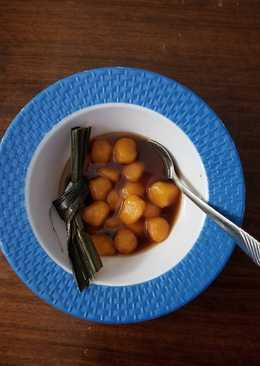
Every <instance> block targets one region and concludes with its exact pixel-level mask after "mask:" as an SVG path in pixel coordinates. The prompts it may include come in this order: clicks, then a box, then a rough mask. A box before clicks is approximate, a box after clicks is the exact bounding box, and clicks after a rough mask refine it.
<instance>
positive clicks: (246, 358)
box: [0, 0, 260, 366]
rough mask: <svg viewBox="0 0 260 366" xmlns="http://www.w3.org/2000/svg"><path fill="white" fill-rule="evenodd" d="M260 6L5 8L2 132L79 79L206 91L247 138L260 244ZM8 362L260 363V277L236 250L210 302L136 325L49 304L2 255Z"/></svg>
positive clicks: (1, 331)
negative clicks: (43, 94) (150, 76)
mask: <svg viewBox="0 0 260 366" xmlns="http://www.w3.org/2000/svg"><path fill="white" fill-rule="evenodd" d="M259 41H260V1H253V0H234V1H233V0H215V1H203V0H196V1H195V0H194V1H189V0H180V1H164V0H158V1H157V0H149V1H148V0H142V1H134V0H133V1H132V0H128V1H120V0H118V1H108V0H107V1H106V0H95V1H94V0H93V1H91V0H88V1H83V0H81V1H74V0H63V1H49V0H48V1H21V0H20V1H19V0H12V1H11V0H8V1H4V0H0V129H1V134H3V133H4V131H5V129H6V128H7V127H8V125H9V123H10V121H11V120H12V119H13V117H14V116H15V115H16V113H17V112H18V111H19V110H20V108H21V107H22V106H23V105H24V104H25V103H27V102H28V101H29V100H30V99H31V98H32V97H33V96H34V95H35V94H36V93H38V92H39V91H40V90H42V89H43V88H45V87H46V86H48V85H49V84H51V83H53V82H54V81H56V80H58V79H60V78H63V77H65V76H67V75H69V74H71V73H75V72H77V71H80V70H84V69H88V68H94V67H99V66H109V65H127V66H137V67H143V68H146V69H150V70H153V71H157V72H159V73H161V74H164V75H167V76H169V77H172V78H175V79H177V80H179V81H181V82H182V83H184V84H185V85H187V86H189V87H190V88H192V89H194V90H196V92H198V93H199V94H200V95H201V96H202V97H203V98H204V99H205V100H206V101H207V102H208V103H209V104H210V105H211V106H212V107H213V109H215V111H216V112H217V113H218V115H219V116H220V117H221V118H222V120H223V121H224V122H225V124H226V126H227V128H228V129H229V131H230V132H231V134H232V136H233V138H234V140H235V141H236V144H237V147H238V150H239V152H240V155H241V159H242V163H243V166H244V171H245V178H246V186H247V209H246V217H245V221H244V227H245V228H246V229H247V230H249V231H250V232H251V233H252V234H254V235H256V236H257V237H258V238H260V184H259V182H260V143H259V139H260V117H259V116H260V42H259ZM0 262H1V271H0V281H1V286H0V310H1V318H0V365H3V366H8V365H10V366H11V365H12V366H21V365H26V366H28V365H33V366H41V365H62V366H78V365H102V366H103V365H120V366H124V365H134V366H141V365H142V366H146V365H158V366H159V365H174V366H178V365H207V366H208V365H229V364H233V365H243V366H244V365H250V366H251V365H259V364H260V270H259V268H257V267H256V266H255V265H253V264H252V263H251V262H250V260H249V259H248V258H247V257H246V256H245V255H243V254H242V253H241V252H240V250H238V249H237V250H236V251H235V253H234V255H233V256H232V259H231V261H230V262H229V264H228V265H227V267H226V269H225V270H224V271H223V273H222V274H221V275H220V276H219V278H218V279H217V280H216V281H215V282H214V283H213V284H212V285H211V286H210V288H209V289H208V290H207V291H205V292H204V293H203V294H202V295H201V296H200V297H199V298H197V299H196V300H194V301H193V302H192V303H190V304H189V305H187V306H185V308H183V309H181V310H179V311H178V312H176V313H174V314H171V315H169V316H167V317H164V318H161V319H157V320H154V321H148V322H145V323H140V324H136V325H129V326H107V325H98V324H93V323H90V322H86V321H81V320H78V319H75V318H73V317H70V316H68V315H64V314H62V313H60V312H58V311H57V310H54V309H53V308H52V307H51V306H49V305H46V304H45V303H43V302H42V301H40V300H39V299H38V298H37V297H36V296H34V295H33V294H32V293H31V291H30V290H29V289H27V288H26V287H25V285H24V284H22V283H21V282H20V281H19V279H18V278H17V276H16V275H15V273H14V272H13V271H12V270H11V268H10V267H9V265H8V264H7V263H6V260H5V259H4V258H3V257H0Z"/></svg>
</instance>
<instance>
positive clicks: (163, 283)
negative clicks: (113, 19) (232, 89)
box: [0, 67, 245, 323]
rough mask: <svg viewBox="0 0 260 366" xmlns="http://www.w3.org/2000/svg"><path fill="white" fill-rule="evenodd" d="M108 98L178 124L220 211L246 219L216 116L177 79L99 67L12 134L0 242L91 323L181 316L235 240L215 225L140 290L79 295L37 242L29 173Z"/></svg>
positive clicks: (35, 108) (36, 108)
mask: <svg viewBox="0 0 260 366" xmlns="http://www.w3.org/2000/svg"><path fill="white" fill-rule="evenodd" d="M110 102H115V103H117V102H123V103H132V104H137V105H141V106H144V107H146V108H150V109H152V110H154V111H157V112H159V113H161V114H162V115H164V116H166V117H167V118H169V119H170V120H172V121H174V122H175V123H176V124H177V125H178V126H179V127H180V128H181V129H182V130H183V131H184V132H185V133H186V134H187V135H188V136H189V138H190V139H191V140H192V142H193V143H194V145H195V146H196V148H197V150H198V152H199V154H200V156H201V158H202V161H203V163H204V166H205V169H206V173H207V177H208V182H209V200H210V203H211V204H212V205H214V206H215V207H218V208H220V209H222V210H223V211H224V212H225V213H226V214H229V215H230V217H232V218H233V219H235V220H236V222H237V223H241V221H242V218H243V213H244V203H245V189H244V180H243V172H242V168H241V164H240V160H239V157H238V154H237V151H236V148H235V146H234V143H233V141H232V139H231V137H230V136H229V134H228V132H227V130H226V129H225V127H224V125H223V124H222V122H221V121H220V120H219V118H218V117H217V116H216V115H215V113H214V112H213V111H212V110H211V109H210V108H209V107H208V106H207V104H206V103H205V102H203V101H202V100H201V99H200V98H199V97H198V96H196V95H195V94H194V93H193V92H191V91H190V90H189V89H187V88H185V87H184V86H182V85H180V84H179V83H177V82H176V81H174V80H171V79H168V78H166V77H163V76H160V75H158V74H155V73H152V72H148V71H145V70H141V69H132V68H123V67H115V68H101V69H95V70H90V71H86V72H81V73H78V74H75V75H72V76H70V77H68V78H65V79H63V80H61V81H58V82H57V83H55V84H53V85H52V86H50V87H48V88H47V89H45V90H44V91H43V92H41V93H40V94H38V95H37V96H36V97H35V98H33V99H32V100H31V101H30V102H29V103H28V104H27V105H26V106H25V107H24V108H23V109H22V110H21V112H20V113H19V114H18V115H17V117H16V118H15V119H14V121H13V122H12V124H11V125H10V127H9V128H8V130H7V132H6V134H5V136H4V138H3V140H2V143H1V148H0V149H1V150H0V210H1V222H0V239H1V246H2V250H3V252H4V254H5V256H6V258H7V259H8V261H9V263H10V264H11V266H12V267H13V269H14V270H15V271H16V273H17V274H18V275H19V276H20V278H21V279H22V280H23V281H24V282H25V283H26V284H27V286H28V287H30V288H31V289H32V291H33V292H34V293H35V294H37V295H38V296H39V297H40V298H42V299H43V300H45V301H46V302H48V303H50V304H52V305H53V306H55V307H57V308H58V309H60V310H62V311H65V312H68V313H70V314H72V315H75V316H78V317H81V318H83V319H88V320H94V321H98V322H106V323H131V322H137V321H142V320H147V319H151V318H155V317H158V316H161V315H163V314H166V313H169V312H171V311H174V310H176V309H178V308H179V307H181V306H182V305H184V304H185V303H187V302H189V301H190V300H191V299H193V298H194V297H195V296H197V295H198V294H199V293H200V292H201V291H203V289H205V288H206V287H207V286H208V285H209V284H210V283H211V282H212V281H213V280H214V278H215V277H216V276H217V274H218V273H219V272H220V271H221V270H222V268H223V266H224V265H225V263H226V262H227V260H228V258H229V256H230V255H231V253H232V251H233V248H234V242H233V240H232V239H230V238H229V237H228V236H227V235H226V234H225V233H224V232H223V231H222V230H220V229H219V228H218V227H217V226H216V225H215V224H214V223H213V222H211V221H210V220H209V219H207V220H206V222H205V225H204V227H203V230H202V232H201V234H200V237H199V239H198V240H197V242H196V243H195V245H194V246H193V248H192V250H191V251H190V252H189V253H188V254H187V255H186V257H185V258H184V259H183V260H182V261H181V262H180V263H179V264H178V265H177V266H175V267H174V268H172V269H171V270H170V271H168V272H167V273H165V274H163V275H161V276H159V277H157V278H155V279H153V280H151V281H148V282H145V283H142V284H138V285H134V286H120V287H111V286H103V285H92V286H91V287H90V288H89V289H88V290H86V291H85V292H83V293H82V294H80V293H79V292H78V290H77V288H76V285H75V283H74V281H73V278H72V276H71V275H70V274H68V273H67V272H65V271H63V270H62V269H61V268H60V267H59V266H57V265H56V264H55V263H54V262H53V261H52V260H51V259H50V258H49V257H48V256H47V255H46V254H45V252H44V251H43V250H42V248H41V247H40V245H39V244H38V243H37V241H36V239H35V237H34V235H33V232H32V229H31V227H30V224H29V221H28V218H27V215H26V209H25V191H24V187H25V177H26V172H27V168H28V166H29V164H30V161H31V158H32V155H33V153H34V151H35V150H36V148H37V146H38V145H39V143H40V142H41V140H42V139H43V137H44V136H45V135H46V133H48V131H50V129H51V128H52V127H53V126H54V125H55V124H57V123H58V122H59V121H61V120H62V119H63V118H64V117H66V116H67V115H69V114H71V113H73V112H75V111H78V110H80V109H82V108H85V107H88V106H91V105H95V104H100V103H110Z"/></svg>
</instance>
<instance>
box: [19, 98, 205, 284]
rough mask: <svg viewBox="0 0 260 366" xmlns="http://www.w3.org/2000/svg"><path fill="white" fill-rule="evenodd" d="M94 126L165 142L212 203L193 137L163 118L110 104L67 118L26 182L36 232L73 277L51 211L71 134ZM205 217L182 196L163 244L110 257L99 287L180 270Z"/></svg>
mask: <svg viewBox="0 0 260 366" xmlns="http://www.w3.org/2000/svg"><path fill="white" fill-rule="evenodd" d="M87 125H91V126H92V127H93V129H92V136H96V135H100V134H103V133H106V132H114V131H126V132H134V133H138V134H141V135H144V136H146V137H150V138H152V139H154V140H157V141H159V142H160V143H162V144H163V145H164V146H165V147H167V148H168V149H169V150H170V151H171V152H172V154H173V155H174V157H175V159H176V162H177V164H178V165H179V167H180V168H181V172H182V175H183V176H184V177H185V178H186V179H187V180H188V181H189V182H191V183H192V186H193V187H194V188H195V189H196V190H197V192H199V193H200V195H201V196H202V197H204V198H205V199H208V181H207V176H206V172H205V169H204V166H203V163H202V160H201V158H200V155H199V154H198V152H197V150H196V148H195V146H194V145H193V143H192V142H191V141H190V139H189V138H188V137H187V135H186V134H185V133H184V132H183V131H182V130H181V129H180V128H179V127H178V126H177V125H176V124H174V123H173V122H172V121H170V120H169V119H167V118H166V117H164V116H162V115H161V114H159V113H157V112H154V111H152V110H149V109H147V108H143V107H141V106H138V105H133V104H124V103H109V104H100V105H96V106H92V107H89V108H85V109H82V110H80V111H78V112H76V113H73V114H71V115H69V116H67V117H66V118H64V119H63V120H62V121H60V123H58V124H57V125H56V126H55V127H54V128H53V129H52V130H51V131H50V132H49V133H48V134H47V135H46V136H45V138H44V139H43V140H42V142H41V143H40V145H39V146H38V148H37V150H36V152H35V153H34V156H33V158H32V161H31V163H30V166H29V169H28V172H27V177H26V209H27V213H28V217H29V221H30V223H31V226H32V229H33V232H34V234H35V236H36V238H37V240H38V242H39V244H40V245H41V246H42V248H43V250H45V251H46V253H47V254H48V255H49V256H50V258H51V259H52V260H53V261H55V262H56V263H57V265H59V266H61V267H62V268H63V269H64V270H65V271H68V272H71V265H70V262H69V259H68V255H67V248H66V232H65V225H64V223H63V222H62V221H61V220H60V218H59V217H58V215H57V214H56V213H55V210H53V213H54V214H53V221H54V226H55V228H56V230H57V234H58V238H57V235H56V234H55V232H54V230H53V227H52V224H51V220H50V207H51V203H52V201H53V200H54V199H56V198H57V193H58V185H59V181H60V178H61V174H62V171H63V168H64V165H65V163H66V161H67V160H68V157H69V143H70V129H71V128H72V127H75V126H87ZM204 220H205V214H204V213H203V212H202V211H201V210H200V209H198V208H197V207H196V206H195V205H194V204H193V203H192V202H191V201H190V200H189V199H187V198H186V197H185V196H182V203H181V208H180V212H179V214H178V218H177V221H176V223H175V225H174V226H173V229H172V231H171V234H170V235H169V237H168V238H167V240H165V241H164V242H163V243H161V244H158V245H155V246H152V247H151V248H150V249H148V250H145V251H143V252H140V253H137V254H135V255H131V256H115V257H104V258H102V261H103V265H104V266H103V268H102V269H101V271H100V272H99V273H98V274H97V275H96V278H95V281H94V282H95V283H99V284H104V285H110V286H116V285H118V286H120V285H133V284H138V283H142V282H145V281H148V280H150V279H152V278H155V277H157V276H159V275H161V274H163V273H165V272H166V271H168V270H170V269H171V268H172V267H174V266H176V264H177V263H179V262H180V261H181V260H182V259H183V258H184V257H185V255H186V254H187V253H188V252H189V251H190V250H191V248H192V247H193V245H194V243H195V242H196V240H197V238H198V236H199V234H200V232H201V229H202V227H203V223H204Z"/></svg>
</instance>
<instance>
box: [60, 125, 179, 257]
mask: <svg viewBox="0 0 260 366" xmlns="http://www.w3.org/2000/svg"><path fill="white" fill-rule="evenodd" d="M121 137H130V138H132V139H133V140H135V142H136V144H137V151H138V157H137V160H138V161H140V162H142V163H143V164H144V167H145V170H144V173H143V175H142V177H141V179H140V182H141V183H142V184H143V185H144V187H145V188H146V189H145V191H147V188H148V187H149V186H150V185H151V184H152V183H153V182H155V181H157V180H166V179H167V178H166V176H165V171H164V164H163V161H162V159H161V157H160V155H159V154H158V152H157V151H156V150H155V149H154V147H153V146H152V145H151V144H149V143H147V141H146V139H145V138H144V137H142V136H140V135H136V134H130V133H121V132H117V133H109V134H104V135H100V136H98V138H105V139H107V140H108V141H110V143H111V144H112V145H113V144H114V143H115V142H116V140H118V139H119V138H121ZM101 167H113V168H116V169H118V170H119V171H120V172H121V171H122V169H123V167H124V166H122V165H120V164H118V163H116V162H114V161H111V162H109V163H106V164H94V163H92V162H90V161H89V159H87V164H86V170H85V173H84V175H85V176H86V178H87V179H91V178H94V177H96V176H98V174H97V170H98V169H99V168H101ZM68 176H69V162H68V163H67V164H66V166H65V169H64V172H63V175H62V178H61V182H60V191H61V192H63V191H64V187H65V186H66V181H67V180H68ZM125 183H126V178H125V177H124V176H123V175H120V179H119V181H118V182H117V183H116V184H115V186H114V189H115V190H117V191H120V189H121V188H122V187H123V185H124V184H125ZM144 200H146V201H148V197H147V196H146V194H145V196H144ZM90 203H91V200H90ZM180 203H181V194H179V196H178V199H177V201H176V202H175V204H173V205H172V206H170V207H167V208H164V209H162V210H161V214H160V216H161V217H164V218H165V219H166V220H167V221H168V223H169V224H170V226H171V227H172V226H173V225H174V222H175V221H176V218H177V215H178V212H179V208H180ZM117 214H118V212H113V213H112V214H111V215H110V216H109V217H114V216H117ZM121 227H125V225H124V224H122V226H121ZM118 229H119V228H118V227H117V228H116V229H108V228H105V227H101V228H95V227H90V226H87V231H88V232H89V233H90V234H96V233H103V234H107V235H109V236H110V237H112V238H113V237H114V236H115V234H116V232H117V231H118ZM153 244H154V243H153V242H152V241H151V240H150V239H149V237H148V236H146V235H145V234H144V235H143V236H142V237H138V249H137V250H136V251H135V253H136V252H137V251H140V250H144V249H146V248H148V247H150V246H151V245H153Z"/></svg>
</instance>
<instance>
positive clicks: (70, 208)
mask: <svg viewBox="0 0 260 366" xmlns="http://www.w3.org/2000/svg"><path fill="white" fill-rule="evenodd" d="M90 133H91V127H87V128H80V127H75V128H72V129H71V180H70V182H69V183H68V185H67V187H66V188H65V191H64V193H63V194H62V195H61V196H60V197H59V198H58V199H57V200H55V201H54V202H53V205H54V206H55V208H56V210H57V212H58V214H59V216H60V217H61V219H62V220H63V221H64V222H65V224H66V230H67V246H68V254H69V258H70V261H71V264H72V269H73V273H74V276H75V279H76V281H77V285H78V288H79V290H80V291H83V290H84V289H85V288H86V287H88V286H89V282H90V280H91V279H93V278H94V275H95V273H96V272H98V271H99V270H100V268H101V267H102V262H101V259H100V257H99V255H98V253H97V251H96V248H95V246H94V244H93V241H92V239H91V237H90V235H88V233H87V232H86V230H85V227H84V224H83V222H82V219H81V216H80V213H79V210H80V209H81V208H82V207H83V206H84V202H85V200H86V198H87V195H88V193H89V192H88V189H87V182H86V181H85V179H84V176H83V171H84V162H85V156H86V154H87V152H88V146H89V140H90Z"/></svg>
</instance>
